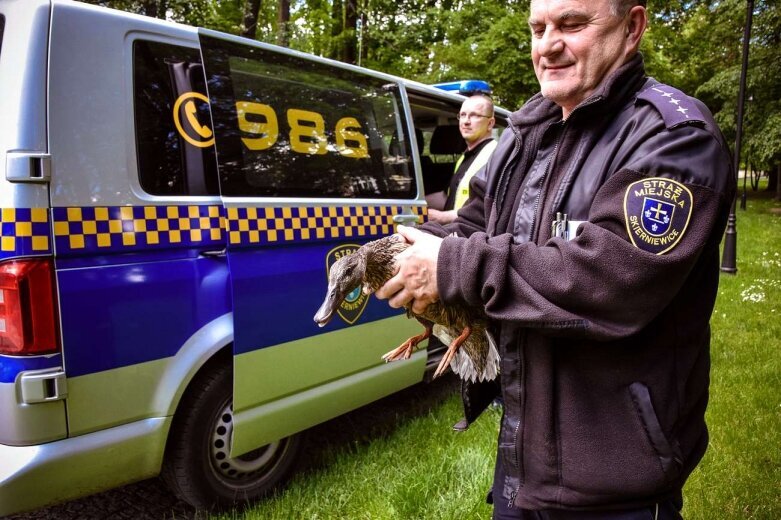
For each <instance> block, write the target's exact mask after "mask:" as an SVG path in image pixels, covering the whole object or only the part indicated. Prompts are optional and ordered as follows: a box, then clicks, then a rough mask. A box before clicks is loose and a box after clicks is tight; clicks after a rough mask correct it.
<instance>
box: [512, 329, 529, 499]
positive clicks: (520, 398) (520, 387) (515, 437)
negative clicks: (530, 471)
mask: <svg viewBox="0 0 781 520" xmlns="http://www.w3.org/2000/svg"><path fill="white" fill-rule="evenodd" d="M521 334H522V336H521V338H520V340H521V341H520V348H519V349H518V365H519V366H518V376H519V378H520V381H519V382H518V410H519V414H520V416H519V417H518V424H516V425H515V431H514V432H513V440H514V441H515V466H516V467H517V468H518V490H517V491H513V492H512V493H511V494H510V504H509V507H511V508H512V507H515V506H514V505H513V502H515V497H516V496H518V493H519V492H520V491H521V485H523V480H524V471H523V461H522V460H521V454H520V453H519V446H520V442H519V440H520V439H519V438H518V437H519V435H520V433H521V423H522V422H523V416H524V410H525V408H526V406H525V403H524V399H523V381H524V380H525V379H526V374H525V373H524V370H525V367H526V365H525V363H524V362H523V351H524V348H525V346H526V336H527V332H526V330H525V329H524V330H523V331H522V333H521Z"/></svg>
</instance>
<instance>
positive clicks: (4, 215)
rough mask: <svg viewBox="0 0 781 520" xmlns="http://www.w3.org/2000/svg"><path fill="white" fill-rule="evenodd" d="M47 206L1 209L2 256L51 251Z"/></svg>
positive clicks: (0, 256)
mask: <svg viewBox="0 0 781 520" xmlns="http://www.w3.org/2000/svg"><path fill="white" fill-rule="evenodd" d="M50 236H51V232H50V229H49V210H48V209H47V208H2V209H0V258H8V257H13V256H26V255H43V254H50V253H51V239H50Z"/></svg>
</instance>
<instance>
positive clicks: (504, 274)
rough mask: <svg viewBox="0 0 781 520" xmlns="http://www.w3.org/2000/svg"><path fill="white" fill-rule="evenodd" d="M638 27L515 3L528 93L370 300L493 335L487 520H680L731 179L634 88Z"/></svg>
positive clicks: (706, 128) (661, 96) (566, 4)
mask: <svg viewBox="0 0 781 520" xmlns="http://www.w3.org/2000/svg"><path fill="white" fill-rule="evenodd" d="M646 25H647V13H646V9H645V1H642V0H641V1H637V0H593V1H585V0H532V2H531V10H530V17H529V27H530V29H531V41H532V62H533V65H534V69H535V73H536V75H537V78H538V80H539V83H540V92H539V93H538V94H537V95H535V96H533V97H532V98H531V99H530V100H529V101H528V102H527V103H526V104H525V105H524V106H523V107H522V108H521V109H520V110H519V111H518V112H516V113H514V114H513V115H512V116H511V118H510V121H509V123H510V124H509V127H508V129H507V130H506V131H505V132H504V133H503V134H502V137H501V140H500V142H499V144H498V146H497V149H496V150H495V151H494V153H493V155H492V157H491V159H490V160H489V163H488V165H487V170H486V176H485V177H483V176H478V177H475V178H473V180H472V182H471V185H470V193H471V195H470V199H469V201H468V202H467V203H466V205H465V206H464V207H463V208H462V209H461V210H460V211H459V214H458V217H457V218H456V220H455V221H454V222H453V223H452V224H448V225H445V226H442V225H439V224H435V223H429V224H426V225H424V226H423V227H422V228H421V229H422V230H418V229H412V228H400V233H401V234H402V235H403V236H404V237H405V239H406V240H407V241H408V242H410V243H411V244H412V245H411V247H409V248H408V249H407V250H405V252H404V253H402V254H401V255H399V257H398V266H399V269H398V272H397V273H396V275H395V276H394V277H393V278H391V279H390V280H389V281H388V282H387V283H386V284H385V285H384V286H383V287H382V288H380V290H379V291H377V296H378V297H381V298H387V299H388V300H389V304H390V305H391V306H393V307H401V306H403V305H405V304H407V303H411V304H412V308H413V310H415V311H416V312H420V311H422V309H424V308H425V307H426V306H427V305H429V304H431V303H432V302H437V301H441V302H443V303H444V304H453V303H458V304H461V305H469V306H474V307H478V308H480V309H483V310H484V311H485V314H486V315H487V316H488V318H489V319H490V320H491V324H492V325H491V326H492V329H493V332H494V335H495V337H496V338H497V342H498V345H499V349H500V355H501V366H500V380H501V393H502V397H503V400H504V413H503V417H502V424H501V430H500V434H499V440H498V454H497V464H496V472H495V478H494V484H493V490H492V498H493V504H494V518H497V519H505V518H536V519H564V518H566V519H580V518H584V519H585V518H590V519H597V518H598V519H608V520H610V519H640V518H658V519H662V518H664V519H669V518H680V509H681V507H682V489H683V485H684V482H685V481H686V478H687V477H688V475H689V474H690V473H691V471H692V470H693V469H694V467H695V466H696V465H697V463H698V462H699V461H700V459H701V458H702V456H703V454H704V452H705V449H706V447H707V444H708V433H707V428H706V425H705V409H706V405H707V401H708V384H709V371H710V358H709V342H710V329H709V320H710V315H711V312H712V310H713V305H714V301H715V297H716V292H717V285H718V278H719V263H718V258H719V242H720V239H721V236H722V234H723V231H724V227H725V224H726V220H727V213H728V208H729V205H730V203H731V201H732V198H733V196H734V189H735V179H734V172H732V170H731V167H730V164H731V160H730V156H729V151H728V148H727V146H726V144H725V142H724V139H723V137H722V135H721V133H720V131H719V129H718V128H717V126H716V124H715V123H714V121H713V118H712V116H711V114H710V112H709V111H708V109H707V108H706V107H705V106H704V105H703V104H702V103H701V102H699V101H698V100H696V99H694V98H691V97H689V96H687V95H686V94H684V93H682V92H681V91H679V90H677V89H675V88H673V87H670V86H668V85H664V84H661V83H659V82H657V81H655V80H654V79H652V78H649V77H647V76H646V74H645V69H644V65H643V59H642V56H641V55H640V54H639V53H638V48H639V46H640V41H641V38H642V36H643V33H644V31H645V28H646ZM660 186H664V187H666V188H665V189H657V187H660ZM452 233H456V235H457V236H450V235H451V234H452ZM482 402H484V403H485V402H490V401H486V400H483V401H482ZM478 413H479V411H478Z"/></svg>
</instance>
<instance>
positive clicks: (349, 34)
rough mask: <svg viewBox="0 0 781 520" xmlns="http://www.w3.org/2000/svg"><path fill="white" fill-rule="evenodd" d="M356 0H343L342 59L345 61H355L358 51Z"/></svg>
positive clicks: (353, 62)
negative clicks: (343, 35)
mask: <svg viewBox="0 0 781 520" xmlns="http://www.w3.org/2000/svg"><path fill="white" fill-rule="evenodd" d="M356 3H357V2H356V0H345V2H344V32H345V33H346V34H345V38H344V40H343V45H344V46H343V47H342V49H343V51H342V61H343V62H345V63H352V64H355V63H356V58H357V56H358V53H357V52H356V49H357V47H358V31H357V30H356V29H357V28H358V6H357V5H356Z"/></svg>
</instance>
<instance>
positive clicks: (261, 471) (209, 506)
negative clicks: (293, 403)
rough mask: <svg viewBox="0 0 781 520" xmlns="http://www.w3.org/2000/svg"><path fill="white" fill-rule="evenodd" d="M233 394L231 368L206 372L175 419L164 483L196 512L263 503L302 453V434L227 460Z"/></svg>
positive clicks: (224, 365) (221, 366) (219, 366)
mask: <svg viewBox="0 0 781 520" xmlns="http://www.w3.org/2000/svg"><path fill="white" fill-rule="evenodd" d="M232 388H233V370H232V365H231V363H230V362H228V363H225V362H221V363H218V364H217V365H216V366H213V367H211V368H209V367H207V370H206V371H205V372H204V373H201V374H199V375H198V376H197V377H196V379H195V380H194V381H193V382H192V384H191V385H190V387H189V388H188V390H187V392H186V393H185V396H184V397H183V399H182V402H181V404H180V406H179V409H178V410H177V412H176V415H175V416H174V420H173V424H172V427H171V435H170V437H169V440H168V445H167V446H166V453H165V459H164V461H163V468H162V477H163V479H164V480H165V482H166V484H167V485H168V487H169V488H170V489H171V490H172V491H173V492H174V493H175V494H176V495H177V496H178V497H179V498H180V499H182V500H184V501H185V502H187V503H189V504H191V505H192V506H194V507H195V508H197V509H206V510H219V509H225V508H229V507H234V506H236V505H240V503H242V502H245V501H251V500H256V499H259V498H262V497H264V496H265V495H267V494H269V493H270V492H271V491H273V490H274V489H276V488H277V487H279V486H280V485H282V484H283V483H285V482H286V481H287V479H288V478H289V476H290V474H291V473H292V471H293V469H294V468H295V465H296V462H297V459H298V455H299V453H300V451H301V447H302V434H297V435H293V436H291V437H287V438H284V439H281V440H279V441H277V442H275V443H271V444H268V445H266V446H263V447H261V448H258V449H257V450H254V451H251V452H249V453H247V454H245V455H242V456H240V457H238V458H236V459H232V458H230V457H229V453H230V443H231V439H232V436H231V433H232V431H233V426H232V419H233V390H232Z"/></svg>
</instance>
